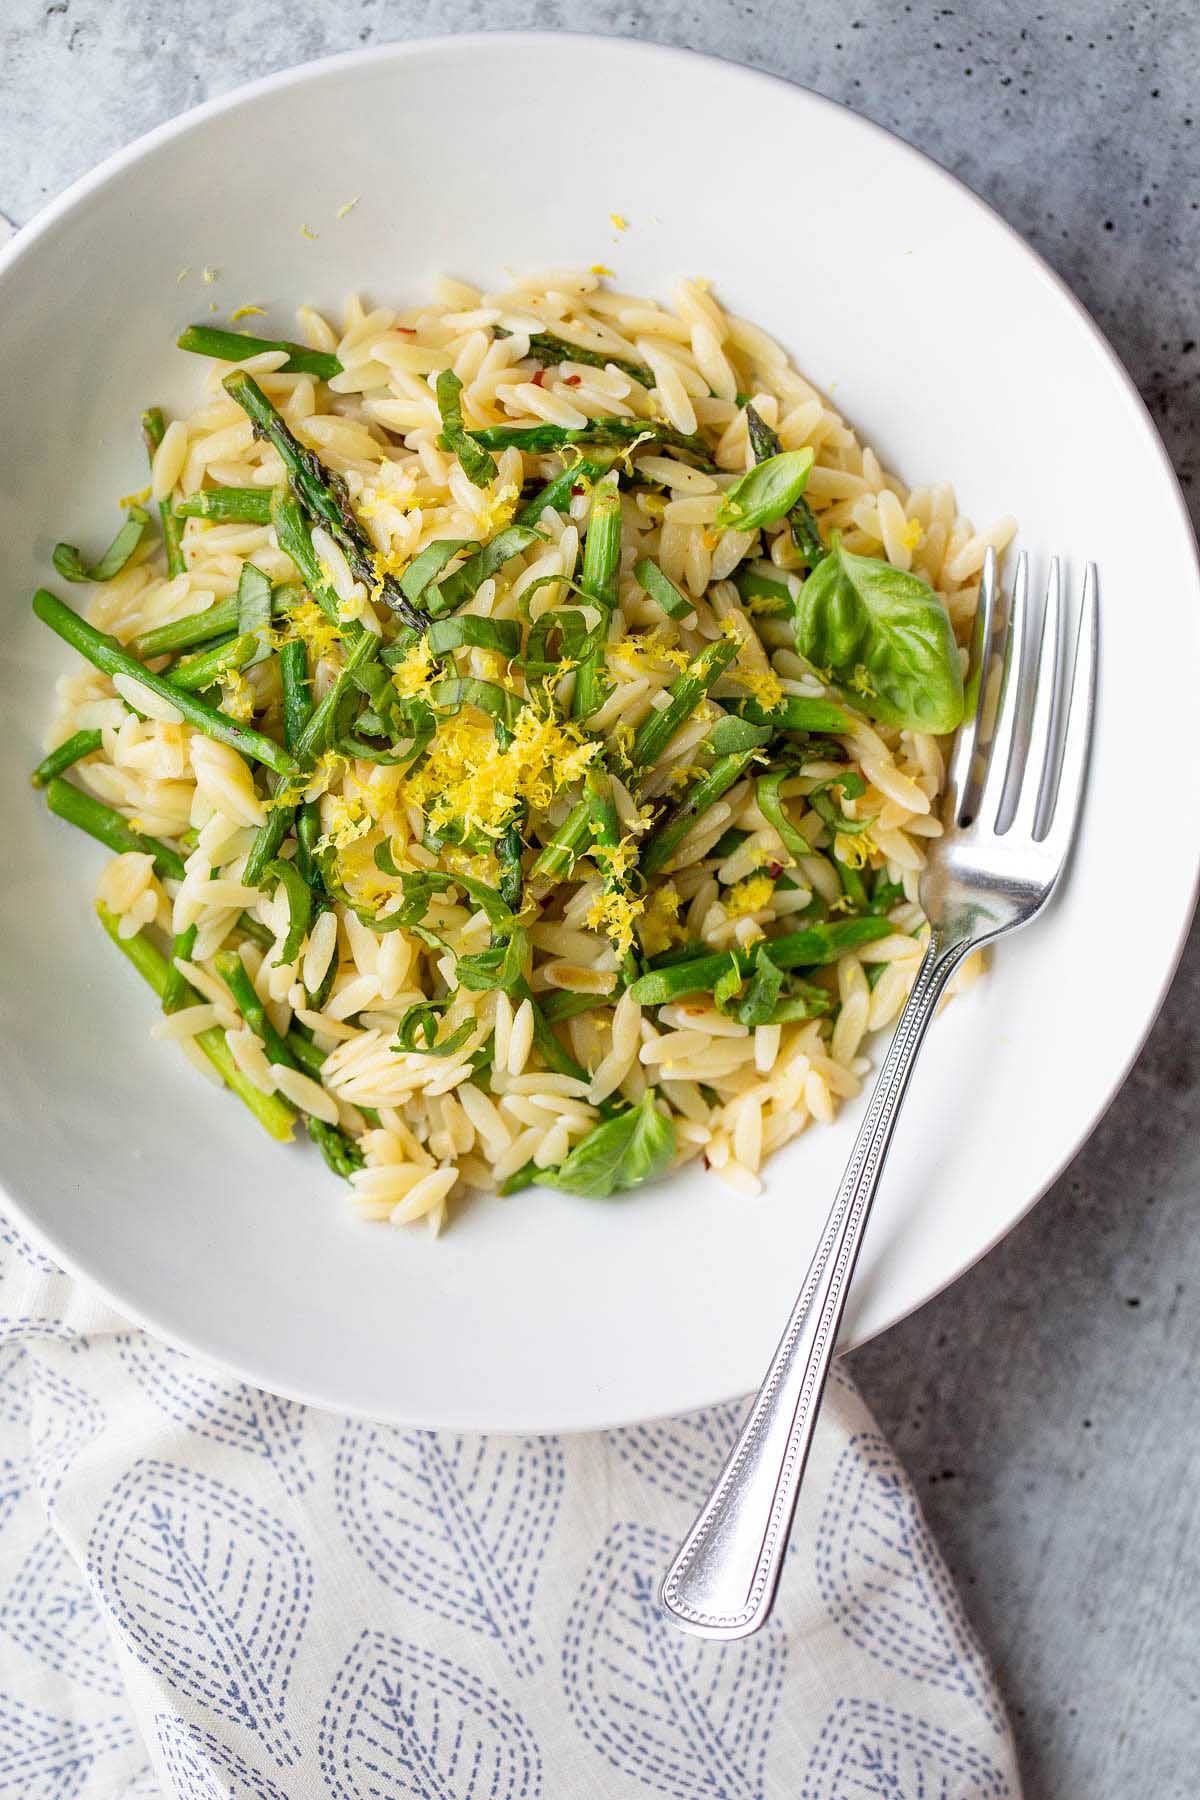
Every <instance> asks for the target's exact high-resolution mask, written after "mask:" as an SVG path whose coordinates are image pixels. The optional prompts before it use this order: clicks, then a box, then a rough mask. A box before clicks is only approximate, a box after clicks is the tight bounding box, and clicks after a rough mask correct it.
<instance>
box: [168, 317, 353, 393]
mask: <svg viewBox="0 0 1200 1800" xmlns="http://www.w3.org/2000/svg"><path fill="white" fill-rule="evenodd" d="M175 342H176V344H177V345H178V347H179V349H180V350H191V351H194V352H195V354H196V355H197V356H215V357H217V358H218V359H219V360H220V361H221V362H245V361H246V358H247V357H249V356H259V355H261V353H262V352H263V351H264V350H286V351H287V353H288V359H287V361H286V362H285V363H281V364H280V366H279V371H278V372H279V374H281V375H316V376H317V377H318V379H319V380H321V381H332V380H333V378H334V376H335V375H340V374H341V372H342V365H341V363H340V362H339V361H338V359H337V357H336V356H334V355H332V354H331V353H330V352H329V351H328V350H310V349H309V347H308V345H307V344H294V343H292V342H291V341H290V340H289V339H288V338H260V337H251V336H250V333H249V332H248V331H221V330H219V329H218V327H217V326H215V325H189V326H188V328H187V330H186V331H184V332H181V334H180V335H179V337H177V338H176V340H175Z"/></svg>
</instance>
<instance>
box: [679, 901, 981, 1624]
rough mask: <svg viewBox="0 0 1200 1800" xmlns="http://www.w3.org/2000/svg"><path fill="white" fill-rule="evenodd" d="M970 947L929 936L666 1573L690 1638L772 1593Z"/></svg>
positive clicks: (758, 1608) (761, 1607) (747, 1620)
mask: <svg viewBox="0 0 1200 1800" xmlns="http://www.w3.org/2000/svg"><path fill="white" fill-rule="evenodd" d="M971 948H972V946H971V944H970V943H969V942H968V943H956V944H953V945H949V946H945V945H942V944H940V943H939V942H938V940H937V938H936V936H935V937H934V938H933V939H931V941H930V945H929V948H928V949H927V951H926V953H925V957H924V960H923V961H922V964H921V968H920V971H919V973H918V975H917V979H916V982H915V983H914V985H913V990H912V993H911V995H910V996H909V999H908V1003H907V1005H906V1006H905V1008H904V1011H903V1012H902V1013H901V1015H900V1020H899V1023H898V1024H897V1026H896V1032H895V1036H894V1037H893V1039H892V1042H891V1046H890V1048H889V1050H888V1053H887V1056H886V1058H885V1059H884V1064H883V1068H882V1069H881V1070H880V1074H879V1079H878V1081H877V1082H876V1084H875V1091H874V1093H873V1094H872V1096H871V1104H870V1107H869V1109H868V1111H867V1116H866V1118H865V1119H864V1120H863V1123H862V1128H861V1130H860V1131H859V1134H858V1137H857V1139H856V1141H855V1145H854V1149H853V1152H852V1153H851V1156H850V1161H849V1163H848V1164H847V1166H846V1172H845V1174H844V1175H843V1176H842V1180H841V1185H840V1186H839V1188H838V1191H837V1195H836V1198H835V1199H834V1202H833V1206H832V1208H831V1209H830V1213H829V1217H828V1219H827V1220H826V1222H825V1229H824V1231H823V1233H822V1235H821V1241H820V1244H819V1245H818V1247H817V1252H816V1255H815V1256H814V1257H813V1260H812V1265H811V1267H810V1268H809V1271H808V1275H807V1277H806V1279H805V1282H804V1286H803V1287H802V1288H801V1290H800V1296H799V1298H798V1300H797V1301H796V1305H795V1308H794V1309H793V1312H792V1316H791V1318H790V1319H789V1320H788V1323H787V1329H786V1330H785V1331H784V1334H783V1336H782V1338H781V1339H780V1341H779V1347H778V1348H777V1350H776V1351H775V1354H774V1356H773V1357H772V1359H771V1364H770V1367H769V1368H768V1370H767V1373H766V1378H765V1379H764V1381H763V1384H762V1386H761V1388H760V1389H759V1391H758V1394H757V1395H756V1397H755V1400H754V1403H753V1405H752V1406H751V1409H750V1412H749V1414H748V1416H747V1418H746V1422H745V1424H744V1425H743V1426H742V1430H741V1434H740V1436H739V1437H738V1440H737V1443H736V1444H735V1445H734V1447H733V1449H732V1451H731V1452H730V1455H729V1459H728V1461H727V1462H726V1464H725V1467H724V1468H723V1469H722V1471H721V1474H720V1476H719V1477H718V1479H717V1482H716V1485H715V1487H714V1488H713V1491H712V1493H711V1495H710V1496H709V1498H708V1500H707V1501H706V1503H705V1505H704V1507H703V1508H702V1509H701V1511H700V1513H699V1515H698V1516H697V1518H696V1522H695V1524H694V1525H693V1526H692V1528H691V1530H690V1531H689V1533H688V1535H687V1537H686V1538H685V1539H684V1541H683V1544H682V1545H681V1547H680V1549H679V1552H678V1554H677V1556H676V1558H675V1561H674V1562H673V1563H672V1564H671V1567H670V1568H669V1569H668V1571H667V1574H666V1577H665V1579H664V1581H663V1585H662V1590H661V1593H660V1599H661V1601H662V1605H663V1607H664V1608H665V1610H666V1612H667V1613H668V1615H669V1616H670V1618H671V1619H672V1620H673V1621H674V1623H675V1624H676V1625H679V1626H681V1627H682V1628H683V1630H685V1631H689V1632H692V1633H694V1634H695V1635H696V1636H698V1637H707V1638H740V1637H748V1636H749V1634H750V1633H751V1632H752V1631H757V1630H758V1628H759V1626H760V1625H762V1624H763V1622H764V1621H765V1619H766V1618H767V1615H768V1614H769V1612H770V1610H771V1607H772V1606H773V1604H774V1601H775V1589H776V1587H777V1585H778V1582H779V1575H780V1571H781V1569H782V1566H783V1558H784V1554H785V1552H786V1550H787V1543H788V1533H789V1531H790V1529H791V1523H792V1515H793V1513H794V1512H795V1510H796V1500H797V1498H798V1495H799V1492H800V1483H801V1481H802V1479H803V1476H804V1466H805V1463H806V1462H807V1460H808V1452H809V1447H810V1445H811V1443H812V1436H813V1431H814V1428H815V1426H816V1421H817V1413H818V1410H819V1407H820V1400H821V1393H822V1390H823V1388H824V1386H825V1378H826V1376H827V1374H828V1372H829V1364H830V1362H831V1361H832V1359H833V1353H834V1350H835V1348H836V1345H837V1338H838V1327H839V1325H840V1323H841V1318H842V1313H843V1311H844V1310H845V1305H846V1296H847V1294H848V1292H849V1288H850V1280H851V1277H852V1275H853V1273H854V1264H855V1260H856V1258H857V1256H858V1251H859V1246H860V1244H861V1243H862V1238H863V1231H864V1228H865V1226H866V1223H867V1218H868V1216H869V1214H870V1210H871V1203H872V1201H873V1200H874V1198H875V1190H876V1188H877V1187H878V1185H879V1177H880V1174H881V1173H882V1170H883V1164H884V1159H885V1157H886V1156H887V1152H888V1148H889V1145H890V1144H891V1139H892V1132H893V1131H894V1129H895V1125H896V1120H897V1117H898V1116H899V1112H900V1104H901V1102H902V1100H903V1099H904V1096H905V1093H906V1091H907V1088H908V1082H909V1077H910V1075H911V1074H912V1071H913V1065H914V1064H915V1062H916V1059H917V1052H918V1051H919V1049H920V1048H921V1044H922V1042H923V1041H924V1037H925V1033H926V1030H927V1029H928V1026H929V1022H930V1020H931V1019H932V1017H933V1014H934V1010H935V1008H936V1006H937V1003H938V1000H939V999H940V997H941V995H942V993H943V991H944V989H945V986H946V983H947V982H948V981H949V979H950V977H951V975H952V974H953V973H954V971H955V969H956V968H957V967H958V965H959V963H960V962H961V961H962V959H963V957H964V956H965V955H966V954H967V953H968V951H969V950H970V949H971Z"/></svg>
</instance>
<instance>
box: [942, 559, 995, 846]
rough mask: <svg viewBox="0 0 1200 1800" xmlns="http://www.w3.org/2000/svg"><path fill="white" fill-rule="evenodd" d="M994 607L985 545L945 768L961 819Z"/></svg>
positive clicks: (992, 572)
mask: <svg viewBox="0 0 1200 1800" xmlns="http://www.w3.org/2000/svg"><path fill="white" fill-rule="evenodd" d="M995 611H996V552H995V551H994V550H992V549H991V548H989V549H988V552H987V554H986V556H985V557H984V559H983V573H982V575H981V576H980V579H979V600H978V602H977V604H976V607H975V624H974V626H973V628H972V631H971V649H970V655H969V658H968V661H967V689H966V693H965V694H964V696H963V719H962V724H961V725H960V727H959V731H958V736H957V737H956V738H955V740H954V748H953V750H952V751H951V753H950V766H949V768H948V770H947V772H946V788H947V792H948V793H949V795H950V813H949V815H948V816H949V817H951V818H955V819H958V820H960V821H961V819H962V811H963V802H964V801H965V799H966V794H967V786H968V784H969V782H970V780H971V767H972V764H973V763H974V761H975V751H976V749H977V748H978V744H979V722H980V719H981V717H982V715H983V702H984V692H985V689H986V687H987V665H988V653H989V651H990V648H991V643H992V626H993V621H994V618H995Z"/></svg>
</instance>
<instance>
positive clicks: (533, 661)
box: [521, 576, 607, 681]
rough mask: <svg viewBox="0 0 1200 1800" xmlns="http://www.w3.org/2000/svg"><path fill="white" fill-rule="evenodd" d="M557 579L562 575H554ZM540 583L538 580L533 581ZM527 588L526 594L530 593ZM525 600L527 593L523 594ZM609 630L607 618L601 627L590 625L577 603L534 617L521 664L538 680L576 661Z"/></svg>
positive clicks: (528, 676) (527, 675)
mask: <svg viewBox="0 0 1200 1800" xmlns="http://www.w3.org/2000/svg"><path fill="white" fill-rule="evenodd" d="M553 579H554V580H558V579H559V577H557V576H555V577H553ZM533 585H534V586H535V587H536V586H537V585H538V584H537V583H536V582H535V583H534V584H533ZM528 591H529V590H528V589H526V593H528ZM521 598H522V599H524V598H525V595H524V594H522V596H521ZM606 629H607V620H601V622H600V624H599V625H598V626H592V625H589V624H588V621H587V614H586V613H584V612H583V611H582V609H581V608H580V607H578V606H563V607H559V608H558V609H557V610H556V611H554V612H545V613H543V614H542V616H541V617H540V618H539V619H535V620H534V622H533V624H532V625H531V626H530V628H529V636H528V638H527V639H526V640H525V654H524V656H523V657H522V659H521V666H522V668H523V669H524V671H525V677H526V680H527V681H528V680H529V679H530V678H533V679H537V678H539V677H541V676H543V675H555V674H558V673H560V672H561V669H562V665H563V663H564V662H572V663H577V662H579V661H581V659H582V658H583V657H584V656H586V655H587V653H588V651H589V650H590V649H591V648H592V647H593V646H594V645H595V644H597V643H598V642H599V640H600V637H601V635H602V634H603V633H604V632H605V631H606Z"/></svg>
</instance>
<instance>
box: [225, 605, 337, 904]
mask: <svg viewBox="0 0 1200 1800" xmlns="http://www.w3.org/2000/svg"><path fill="white" fill-rule="evenodd" d="M279 679H280V682H281V684H282V687H283V740H284V743H285V744H286V745H287V747H288V749H289V750H294V749H295V747H296V743H297V740H298V739H299V737H300V736H301V734H302V732H303V730H304V727H305V725H306V724H307V723H308V720H309V717H310V716H311V713H312V694H311V691H310V689H309V686H308V651H307V650H306V649H305V647H304V644H303V642H302V641H301V640H300V639H299V638H292V639H290V640H289V642H288V643H286V644H284V645H282V646H281V648H280V651H279ZM281 785H282V784H281ZM309 812H311V813H312V814H313V816H314V818H316V819H317V820H318V823H317V825H316V831H315V835H314V832H313V827H312V820H309V822H308V824H307V825H306V828H305V834H304V838H303V840H300V842H299V854H300V856H302V857H303V858H304V861H303V863H302V864H301V873H302V874H303V875H304V878H305V880H306V881H310V880H311V879H312V872H313V863H312V849H313V846H314V845H315V843H316V840H317V838H318V837H319V836H320V835H321V832H320V824H319V814H318V813H317V806H316V802H315V801H312V802H310V803H306V804H305V805H304V806H303V807H301V808H297V807H296V806H293V805H290V804H287V803H281V802H279V801H278V798H277V803H276V804H275V805H274V806H273V807H272V808H271V810H270V812H269V813H268V814H267V816H266V819H265V820H264V821H263V823H262V824H261V825H260V826H259V828H258V832H257V834H256V836H255V839H254V842H253V843H252V844H251V846H250V850H249V854H248V855H247V857H246V862H245V866H244V867H243V870H242V880H243V881H244V882H245V884H246V886H247V887H259V886H261V884H262V879H263V876H264V875H265V874H266V871H267V867H268V865H269V864H270V863H272V862H274V860H275V858H276V856H277V855H278V854H279V851H280V848H281V847H282V844H283V840H284V838H285V837H286V836H287V834H288V832H289V830H290V829H291V826H292V824H293V822H294V821H297V819H298V815H303V814H305V813H309ZM297 839H298V840H299V839H300V833H299V829H297Z"/></svg>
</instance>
